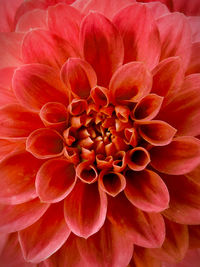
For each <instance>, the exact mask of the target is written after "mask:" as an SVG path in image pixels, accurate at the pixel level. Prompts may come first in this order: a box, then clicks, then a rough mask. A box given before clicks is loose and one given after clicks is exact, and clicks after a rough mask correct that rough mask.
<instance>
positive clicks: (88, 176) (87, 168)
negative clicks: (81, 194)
mask: <svg viewBox="0 0 200 267" xmlns="http://www.w3.org/2000/svg"><path fill="white" fill-rule="evenodd" d="M76 175H77V176H78V177H79V178H80V179H81V181H82V182H84V183H87V184H91V183H94V182H95V181H96V180H97V178H98V173H97V170H96V169H95V167H94V166H93V165H91V164H90V162H89V161H85V162H81V163H80V164H79V165H78V166H77V167H76Z"/></svg>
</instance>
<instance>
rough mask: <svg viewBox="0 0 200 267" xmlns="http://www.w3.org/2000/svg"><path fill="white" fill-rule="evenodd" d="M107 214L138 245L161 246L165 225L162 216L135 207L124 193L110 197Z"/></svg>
mask: <svg viewBox="0 0 200 267" xmlns="http://www.w3.org/2000/svg"><path fill="white" fill-rule="evenodd" d="M107 216H108V219H109V220H110V221H111V222H112V223H113V224H115V225H116V226H118V227H119V228H120V229H122V230H123V231H124V232H125V234H127V235H128V236H129V237H130V239H131V240H132V241H133V242H134V244H136V245H139V246H143V247H148V248H153V247H160V246H161V245H162V243H163V241H164V238H165V225H164V220H163V218H162V216H161V215H160V214H158V213H146V212H142V211H141V210H139V209H137V208H135V207H134V206H133V205H132V204H131V203H130V202H129V201H128V200H127V198H126V197H125V196H124V195H123V193H121V194H119V195H118V196H116V197H115V198H110V199H109V205H108V214H107Z"/></svg>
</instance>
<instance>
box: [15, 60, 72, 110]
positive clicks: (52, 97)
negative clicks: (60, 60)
mask: <svg viewBox="0 0 200 267" xmlns="http://www.w3.org/2000/svg"><path fill="white" fill-rule="evenodd" d="M13 89H14V92H15V94H16V97H17V99H18V100H19V102H20V103H21V104H22V105H24V106H25V107H27V108H30V109H33V110H36V111H38V110H39V109H40V108H41V107H42V106H43V105H44V104H46V103H47V102H56V101H57V102H61V103H63V104H65V105H66V104H68V93H67V91H66V88H65V87H64V85H63V83H62V82H61V81H60V78H59V73H58V72H57V71H56V70H55V69H53V68H51V67H49V66H46V65H42V64H28V65H24V66H21V67H20V68H18V69H17V70H16V72H15V74H14V76H13Z"/></svg>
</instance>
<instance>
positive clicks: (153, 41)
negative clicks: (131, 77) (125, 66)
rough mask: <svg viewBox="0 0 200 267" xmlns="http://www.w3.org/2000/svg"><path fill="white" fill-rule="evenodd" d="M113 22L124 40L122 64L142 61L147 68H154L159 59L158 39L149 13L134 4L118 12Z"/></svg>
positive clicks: (144, 8)
mask: <svg viewBox="0 0 200 267" xmlns="http://www.w3.org/2000/svg"><path fill="white" fill-rule="evenodd" d="M113 22H114V24H115V25H116V26H117V28H118V29H119V32H120V33H121V35H122V37H123V40H124V48H125V50H124V51H125V56H124V62H125V63H127V62H130V61H143V62H145V63H146V64H147V66H148V68H150V69H152V68H153V67H155V66H156V65H157V63H158V62H159V58H160V39H159V32H158V28H157V25H156V23H155V20H154V18H153V16H152V15H151V11H150V10H149V9H148V8H147V7H146V6H145V5H143V4H140V3H135V4H133V5H131V6H128V7H125V8H124V9H122V10H121V11H119V13H117V14H116V16H115V17H114V18H113Z"/></svg>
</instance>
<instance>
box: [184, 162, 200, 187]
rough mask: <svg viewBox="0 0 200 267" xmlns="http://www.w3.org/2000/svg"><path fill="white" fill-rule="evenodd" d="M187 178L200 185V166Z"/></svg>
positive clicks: (188, 174) (187, 175)
mask: <svg viewBox="0 0 200 267" xmlns="http://www.w3.org/2000/svg"><path fill="white" fill-rule="evenodd" d="M186 177H187V178H189V179H191V180H192V181H193V182H196V183H198V184H200V165H198V166H197V167H196V168H195V169H194V170H193V171H192V172H189V173H187V174H186Z"/></svg>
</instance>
